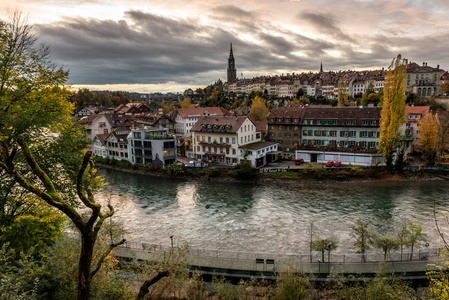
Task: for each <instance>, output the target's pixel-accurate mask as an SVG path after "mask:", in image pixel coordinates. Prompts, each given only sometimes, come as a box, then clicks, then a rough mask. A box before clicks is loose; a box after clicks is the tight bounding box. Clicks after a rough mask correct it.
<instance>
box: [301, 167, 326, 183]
mask: <svg viewBox="0 0 449 300" xmlns="http://www.w3.org/2000/svg"><path fill="white" fill-rule="evenodd" d="M302 174H303V176H305V177H307V178H314V179H321V178H322V177H323V176H324V175H325V170H324V168H323V166H322V165H320V164H308V165H306V167H305V168H304V170H303V172H302Z"/></svg>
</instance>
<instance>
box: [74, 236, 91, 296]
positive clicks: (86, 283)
mask: <svg viewBox="0 0 449 300" xmlns="http://www.w3.org/2000/svg"><path fill="white" fill-rule="evenodd" d="M86 235H87V236H85V234H81V254H80V260H79V269H78V297H77V299H78V300H89V299H90V283H91V281H92V278H91V276H90V268H91V265H92V254H93V249H94V244H95V242H94V241H93V240H92V239H91V238H90V236H89V234H86Z"/></svg>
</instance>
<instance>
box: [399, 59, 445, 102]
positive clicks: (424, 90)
mask: <svg viewBox="0 0 449 300" xmlns="http://www.w3.org/2000/svg"><path fill="white" fill-rule="evenodd" d="M441 73H442V70H441V69H440V66H439V65H438V66H437V67H436V68H433V67H430V66H428V65H427V63H426V62H424V63H423V64H422V66H420V65H418V64H417V63H414V62H411V63H409V64H407V79H406V80H407V88H406V90H405V94H406V95H408V94H411V93H414V94H415V95H417V96H418V97H430V96H437V95H438V94H439V91H440V87H441V78H440V77H441Z"/></svg>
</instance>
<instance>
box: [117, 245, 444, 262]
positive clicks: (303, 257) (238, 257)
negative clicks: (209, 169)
mask: <svg viewBox="0 0 449 300" xmlns="http://www.w3.org/2000/svg"><path fill="white" fill-rule="evenodd" d="M120 247H122V248H129V249H134V250H141V251H145V252H149V253H164V252H168V251H169V250H170V249H171V248H172V247H170V246H163V245H160V244H149V243H141V242H133V241H129V242H128V241H127V242H126V243H125V244H123V245H121V246H120ZM175 248H177V249H178V247H175ZM441 251H442V248H423V249H416V250H415V251H413V253H411V252H409V251H404V252H402V254H401V253H400V252H389V253H387V255H386V257H385V261H391V262H407V261H426V260H429V259H433V258H438V257H440V256H441ZM187 256H188V257H192V258H193V257H195V258H213V259H222V260H234V261H255V260H256V259H264V260H267V259H268V260H274V261H276V262H278V263H287V262H289V261H291V262H294V263H297V264H302V263H309V264H310V263H378V262H381V261H383V260H384V253H381V252H380V251H378V252H376V251H370V252H367V253H365V255H362V254H357V253H346V254H339V253H337V254H333V253H332V252H331V253H328V252H327V251H325V252H324V256H322V254H321V253H318V252H316V251H314V253H313V254H312V255H310V254H294V253H268V252H244V251H230V250H218V249H216V250H214V249H200V248H189V249H188V255H187ZM410 258H411V259H410Z"/></svg>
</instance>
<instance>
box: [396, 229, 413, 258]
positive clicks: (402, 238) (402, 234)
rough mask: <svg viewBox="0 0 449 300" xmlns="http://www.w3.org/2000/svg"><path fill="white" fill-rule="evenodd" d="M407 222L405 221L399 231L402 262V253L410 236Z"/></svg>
mask: <svg viewBox="0 0 449 300" xmlns="http://www.w3.org/2000/svg"><path fill="white" fill-rule="evenodd" d="M407 221H408V220H405V222H404V223H403V224H402V225H401V227H400V228H399V230H398V232H397V236H398V241H399V245H400V247H401V260H402V253H403V250H404V246H405V245H407V237H408V236H409V234H410V231H409V230H408V227H407Z"/></svg>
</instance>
